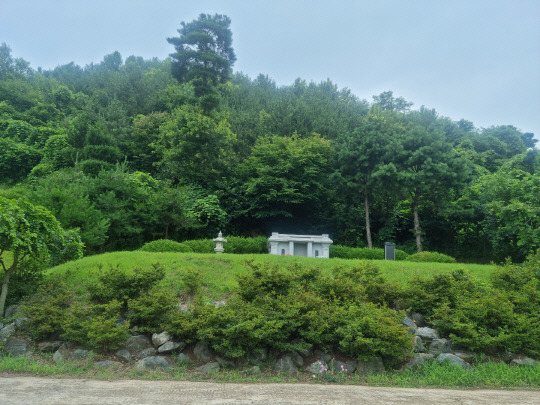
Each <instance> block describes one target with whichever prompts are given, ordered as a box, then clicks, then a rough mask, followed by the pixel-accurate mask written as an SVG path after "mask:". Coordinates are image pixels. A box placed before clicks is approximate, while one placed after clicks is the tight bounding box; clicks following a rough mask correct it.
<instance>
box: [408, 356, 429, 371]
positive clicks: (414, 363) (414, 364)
mask: <svg viewBox="0 0 540 405" xmlns="http://www.w3.org/2000/svg"><path fill="white" fill-rule="evenodd" d="M434 358H435V356H433V355H432V354H428V353H417V354H415V355H414V357H413V358H412V359H411V360H410V361H409V362H408V363H407V364H405V366H404V368H406V369H409V368H410V369H411V370H416V369H417V368H418V367H420V366H421V365H422V364H424V363H425V362H426V361H431V360H433V359H434Z"/></svg>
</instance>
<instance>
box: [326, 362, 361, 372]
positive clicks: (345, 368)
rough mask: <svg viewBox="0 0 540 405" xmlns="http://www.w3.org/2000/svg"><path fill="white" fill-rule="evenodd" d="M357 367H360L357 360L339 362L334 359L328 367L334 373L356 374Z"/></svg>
mask: <svg viewBox="0 0 540 405" xmlns="http://www.w3.org/2000/svg"><path fill="white" fill-rule="evenodd" d="M357 366H358V362H357V361H356V360H350V361H338V360H335V359H332V360H330V363H328V367H329V368H330V370H332V371H333V372H334V373H354V372H355V371H356V368H357Z"/></svg>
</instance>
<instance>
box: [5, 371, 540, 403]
mask: <svg viewBox="0 0 540 405" xmlns="http://www.w3.org/2000/svg"><path fill="white" fill-rule="evenodd" d="M0 404H2V405H23V404H24V405H31V404H40V405H49V404H50V405H53V404H54V405H64V404H65V405H67V404H69V405H72V404H75V405H87V404H88V405H90V404H92V405H94V404H100V405H117V404H138V405H150V404H159V405H169V404H370V405H372V404H375V405H378V404H407V405H413V404H437V405H445V404H453V405H455V404H486V405H509V404H521V405H529V404H530V405H538V404H540V391H538V390H534V391H523V390H516V391H503V390H476V389H475V390H443V389H414V388H379V387H363V386H351V385H341V386H340V385H316V384H217V383H206V382H187V381H141V380H114V381H103V380H87V379H54V378H43V377H19V376H9V375H3V376H0Z"/></svg>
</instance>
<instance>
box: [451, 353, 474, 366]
mask: <svg viewBox="0 0 540 405" xmlns="http://www.w3.org/2000/svg"><path fill="white" fill-rule="evenodd" d="M452 353H454V354H455V355H456V356H458V357H459V358H460V359H461V360H464V361H466V362H467V363H470V362H471V361H472V360H473V359H474V356H476V353H473V352H468V351H466V350H460V351H453V352H452Z"/></svg>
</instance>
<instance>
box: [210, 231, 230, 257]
mask: <svg viewBox="0 0 540 405" xmlns="http://www.w3.org/2000/svg"><path fill="white" fill-rule="evenodd" d="M212 240H213V241H214V242H216V247H215V249H214V252H216V253H223V252H224V251H225V249H224V248H223V244H224V243H227V239H225V238H224V237H223V234H222V233H221V231H219V233H218V236H217V238H216V239H212Z"/></svg>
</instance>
